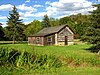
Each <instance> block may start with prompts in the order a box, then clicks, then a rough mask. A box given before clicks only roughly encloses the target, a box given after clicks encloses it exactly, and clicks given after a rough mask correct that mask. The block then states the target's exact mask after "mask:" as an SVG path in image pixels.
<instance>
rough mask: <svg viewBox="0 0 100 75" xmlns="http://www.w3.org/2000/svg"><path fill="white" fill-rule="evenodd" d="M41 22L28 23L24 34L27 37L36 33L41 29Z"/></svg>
mask: <svg viewBox="0 0 100 75" xmlns="http://www.w3.org/2000/svg"><path fill="white" fill-rule="evenodd" d="M41 25H42V24H41V22H40V21H38V20H34V21H33V22H31V23H29V24H28V26H27V28H26V29H25V31H24V33H25V34H26V35H27V36H29V35H33V34H35V33H37V32H38V31H39V30H40V29H41V28H42V27H41Z"/></svg>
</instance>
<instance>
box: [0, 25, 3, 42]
mask: <svg viewBox="0 0 100 75" xmlns="http://www.w3.org/2000/svg"><path fill="white" fill-rule="evenodd" d="M1 25H2V23H0V40H4V31H3V28H2V26H1Z"/></svg>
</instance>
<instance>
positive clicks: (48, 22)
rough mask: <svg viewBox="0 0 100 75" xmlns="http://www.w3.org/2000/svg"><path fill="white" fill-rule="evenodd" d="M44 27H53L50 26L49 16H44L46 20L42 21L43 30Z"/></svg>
mask: <svg viewBox="0 0 100 75" xmlns="http://www.w3.org/2000/svg"><path fill="white" fill-rule="evenodd" d="M44 27H51V25H50V20H49V17H48V15H47V14H46V15H44V18H43V21H42V28H44Z"/></svg>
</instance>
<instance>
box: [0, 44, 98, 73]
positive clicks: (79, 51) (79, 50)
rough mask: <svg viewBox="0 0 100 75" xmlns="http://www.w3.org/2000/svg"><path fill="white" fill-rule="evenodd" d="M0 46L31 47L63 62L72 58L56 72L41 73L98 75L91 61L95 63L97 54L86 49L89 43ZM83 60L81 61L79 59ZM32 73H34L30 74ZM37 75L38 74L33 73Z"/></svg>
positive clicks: (37, 52) (27, 48)
mask: <svg viewBox="0 0 100 75" xmlns="http://www.w3.org/2000/svg"><path fill="white" fill-rule="evenodd" d="M0 46H8V47H12V48H16V49H19V50H27V51H29V52H31V50H32V48H34V49H35V53H36V54H43V55H44V54H47V55H55V56H57V57H59V59H61V60H62V62H63V63H64V64H66V62H68V61H69V60H67V58H71V59H73V60H72V61H71V62H70V64H68V63H67V66H63V67H61V68H60V69H58V73H52V74H51V73H50V74H48V73H47V74H46V72H45V74H43V75H67V74H68V75H100V69H99V67H98V66H95V65H93V63H97V62H96V60H97V59H98V57H97V55H96V54H94V53H91V52H89V51H87V50H86V49H87V48H89V47H90V45H86V44H81V45H73V46H35V47H32V46H29V45H27V44H15V45H12V44H5V45H0ZM83 60H84V61H85V62H81V61H83ZM75 61H78V62H77V63H78V64H79V65H78V66H77V65H75V63H74V62H75ZM91 64H92V65H91ZM29 73H31V74H32V71H30V72H26V74H29ZM32 75H34V73H33V74H32ZM35 75H39V74H35ZM40 75H41V74H40Z"/></svg>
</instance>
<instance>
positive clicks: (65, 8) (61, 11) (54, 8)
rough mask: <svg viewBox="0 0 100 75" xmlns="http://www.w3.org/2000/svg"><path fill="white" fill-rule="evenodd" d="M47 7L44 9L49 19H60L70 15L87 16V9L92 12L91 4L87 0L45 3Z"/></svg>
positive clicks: (63, 0)
mask: <svg viewBox="0 0 100 75" xmlns="http://www.w3.org/2000/svg"><path fill="white" fill-rule="evenodd" d="M45 4H48V5H49V6H48V7H46V11H47V15H50V16H51V17H52V16H53V17H54V16H55V17H62V16H64V15H65V16H66V15H67V16H68V15H72V14H78V13H82V14H87V13H88V11H89V9H91V10H93V8H92V7H91V6H92V2H90V1H87V0H59V1H55V2H51V3H50V2H46V3H45Z"/></svg>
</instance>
